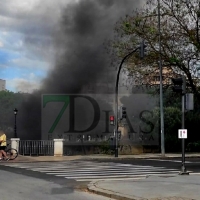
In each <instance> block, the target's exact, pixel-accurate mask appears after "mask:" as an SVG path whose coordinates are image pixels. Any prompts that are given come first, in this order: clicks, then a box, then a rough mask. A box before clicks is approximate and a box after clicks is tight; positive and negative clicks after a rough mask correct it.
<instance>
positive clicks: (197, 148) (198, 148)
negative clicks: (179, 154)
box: [186, 141, 200, 152]
mask: <svg viewBox="0 0 200 200" xmlns="http://www.w3.org/2000/svg"><path fill="white" fill-rule="evenodd" d="M186 151H188V152H200V141H197V142H190V143H188V144H187V146H186Z"/></svg>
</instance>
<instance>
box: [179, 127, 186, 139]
mask: <svg viewBox="0 0 200 200" xmlns="http://www.w3.org/2000/svg"><path fill="white" fill-rule="evenodd" d="M178 138H180V139H186V138H187V129H179V130H178Z"/></svg>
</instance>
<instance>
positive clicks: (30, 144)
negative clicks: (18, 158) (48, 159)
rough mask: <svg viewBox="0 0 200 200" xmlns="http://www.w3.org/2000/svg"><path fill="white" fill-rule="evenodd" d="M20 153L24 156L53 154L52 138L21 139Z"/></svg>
mask: <svg viewBox="0 0 200 200" xmlns="http://www.w3.org/2000/svg"><path fill="white" fill-rule="evenodd" d="M19 154H20V155H24V156H53V155H54V142H53V141H52V140H20V141H19Z"/></svg>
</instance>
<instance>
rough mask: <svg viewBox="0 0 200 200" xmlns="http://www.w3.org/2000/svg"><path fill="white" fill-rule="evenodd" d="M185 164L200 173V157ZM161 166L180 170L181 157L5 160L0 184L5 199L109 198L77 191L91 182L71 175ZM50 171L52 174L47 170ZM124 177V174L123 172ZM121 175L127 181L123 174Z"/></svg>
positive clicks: (106, 174) (136, 170)
mask: <svg viewBox="0 0 200 200" xmlns="http://www.w3.org/2000/svg"><path fill="white" fill-rule="evenodd" d="M98 163H99V164H98ZM5 165H8V166H5ZM185 166H186V168H187V170H188V171H192V173H193V174H195V173H196V174H199V175H200V158H190V159H186V162H185ZM135 167H136V168H135ZM152 167H155V168H152ZM160 167H161V168H162V167H164V168H165V169H164V171H167V170H166V169H171V168H173V169H177V170H180V169H181V158H166V159H133V158H132V159H120V158H119V159H116V158H115V159H87V160H79V161H63V162H37V163H10V162H4V163H1V164H0V173H1V175H0V177H1V181H2V182H3V184H2V187H0V192H1V197H2V198H1V199H3V200H10V199H13V196H14V197H15V198H14V199H15V200H18V199H20V200H23V199H30V200H32V199H34V200H35V198H40V199H50V200H51V199H52V200H53V199H58V200H61V199H67V200H70V199H77V200H78V199H81V200H87V199H88V200H90V199H91V200H93V199H96V200H103V199H105V200H107V199H108V198H106V197H101V196H98V195H94V194H90V193H87V192H82V191H80V190H77V188H79V189H80V188H81V189H84V188H85V187H86V186H87V184H88V183H89V181H83V180H81V182H79V181H80V179H81V177H79V178H77V179H79V181H78V180H77V179H73V177H71V176H78V175H79V176H86V178H87V177H89V176H98V177H101V178H102V176H108V179H109V176H110V175H117V176H119V175H120V174H121V173H133V174H134V173H136V174H137V175H138V173H141V174H142V173H145V174H146V173H149V172H151V170H153V171H155V170H157V169H158V170H159V168H160ZM134 168H135V169H134ZM106 169H107V170H106ZM45 170H46V171H45ZM49 170H50V171H49ZM146 170H147V171H146ZM47 171H48V172H50V173H47ZM62 173H63V175H62ZM72 173H73V174H72ZM60 175H61V176H60ZM67 176H68V177H69V178H71V179H69V178H68V177H67ZM121 176H123V175H122V174H121ZM121 178H122V180H123V177H121ZM105 179H106V177H105ZM10 191H11V192H10ZM66 197H67V198H66Z"/></svg>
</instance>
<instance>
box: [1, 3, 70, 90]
mask: <svg viewBox="0 0 200 200" xmlns="http://www.w3.org/2000/svg"><path fill="white" fill-rule="evenodd" d="M69 1H70V0H67V1H66V0H56V1H54V0H48V1H42V0H23V1H22V0H6V1H4V0H0V79H4V80H6V89H7V90H9V91H13V92H29V93H30V92H32V91H33V90H35V89H39V88H40V83H41V80H42V79H44V78H45V77H46V76H47V73H48V70H50V69H51V68H52V67H53V63H54V54H55V52H54V49H53V41H52V38H51V35H52V34H53V33H54V31H55V27H56V24H57V23H59V19H60V12H61V8H62V7H63V5H67V2H69ZM52 11H53V13H54V15H52Z"/></svg>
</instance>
